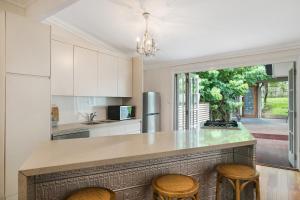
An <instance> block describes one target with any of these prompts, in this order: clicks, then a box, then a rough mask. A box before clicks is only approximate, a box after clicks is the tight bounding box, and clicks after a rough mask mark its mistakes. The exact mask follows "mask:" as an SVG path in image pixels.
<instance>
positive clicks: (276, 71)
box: [272, 62, 294, 78]
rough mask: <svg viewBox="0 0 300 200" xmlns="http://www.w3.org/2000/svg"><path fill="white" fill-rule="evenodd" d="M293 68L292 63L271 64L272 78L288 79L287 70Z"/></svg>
mask: <svg viewBox="0 0 300 200" xmlns="http://www.w3.org/2000/svg"><path fill="white" fill-rule="evenodd" d="M293 66H294V63H293V62H283V63H275V64H273V66H272V68H273V78H280V77H288V75H289V70H290V69H292V67H293Z"/></svg>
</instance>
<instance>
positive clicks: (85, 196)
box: [66, 187, 115, 200]
mask: <svg viewBox="0 0 300 200" xmlns="http://www.w3.org/2000/svg"><path fill="white" fill-rule="evenodd" d="M66 200H115V193H114V192H113V191H111V190H109V189H106V188H97V187H91V188H84V189H81V190H78V191H76V192H74V193H73V194H71V196H69V197H68V198H67V199H66Z"/></svg>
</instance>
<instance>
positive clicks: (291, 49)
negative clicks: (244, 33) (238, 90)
mask: <svg viewBox="0 0 300 200" xmlns="http://www.w3.org/2000/svg"><path fill="white" fill-rule="evenodd" d="M280 52H285V53H287V54H289V53H290V54H291V55H294V54H295V52H296V53H297V54H298V55H299V56H300V41H295V42H293V43H285V44H281V45H273V46H267V47H262V48H255V49H247V50H241V51H232V52H228V53H222V54H216V55H210V56H204V57H197V58H190V59H183V60H174V61H164V62H158V63H155V64H148V65H147V64H144V69H145V70H151V69H157V68H168V67H180V66H184V65H193V64H198V63H205V62H216V61H219V60H227V59H241V58H243V57H249V56H255V55H257V56H261V55H266V54H274V53H280Z"/></svg>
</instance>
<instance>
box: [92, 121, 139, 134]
mask: <svg viewBox="0 0 300 200" xmlns="http://www.w3.org/2000/svg"><path fill="white" fill-rule="evenodd" d="M137 133H141V122H140V121H139V122H136V123H129V124H121V125H113V126H106V127H99V128H91V129H90V137H100V136H113V135H128V134H137Z"/></svg>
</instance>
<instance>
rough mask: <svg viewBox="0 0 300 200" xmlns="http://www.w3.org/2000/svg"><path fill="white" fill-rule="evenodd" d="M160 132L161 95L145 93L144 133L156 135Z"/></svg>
mask: <svg viewBox="0 0 300 200" xmlns="http://www.w3.org/2000/svg"><path fill="white" fill-rule="evenodd" d="M160 130H161V127H160V94H159V93H158V92H144V93H143V133H154V132H158V131H160Z"/></svg>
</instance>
